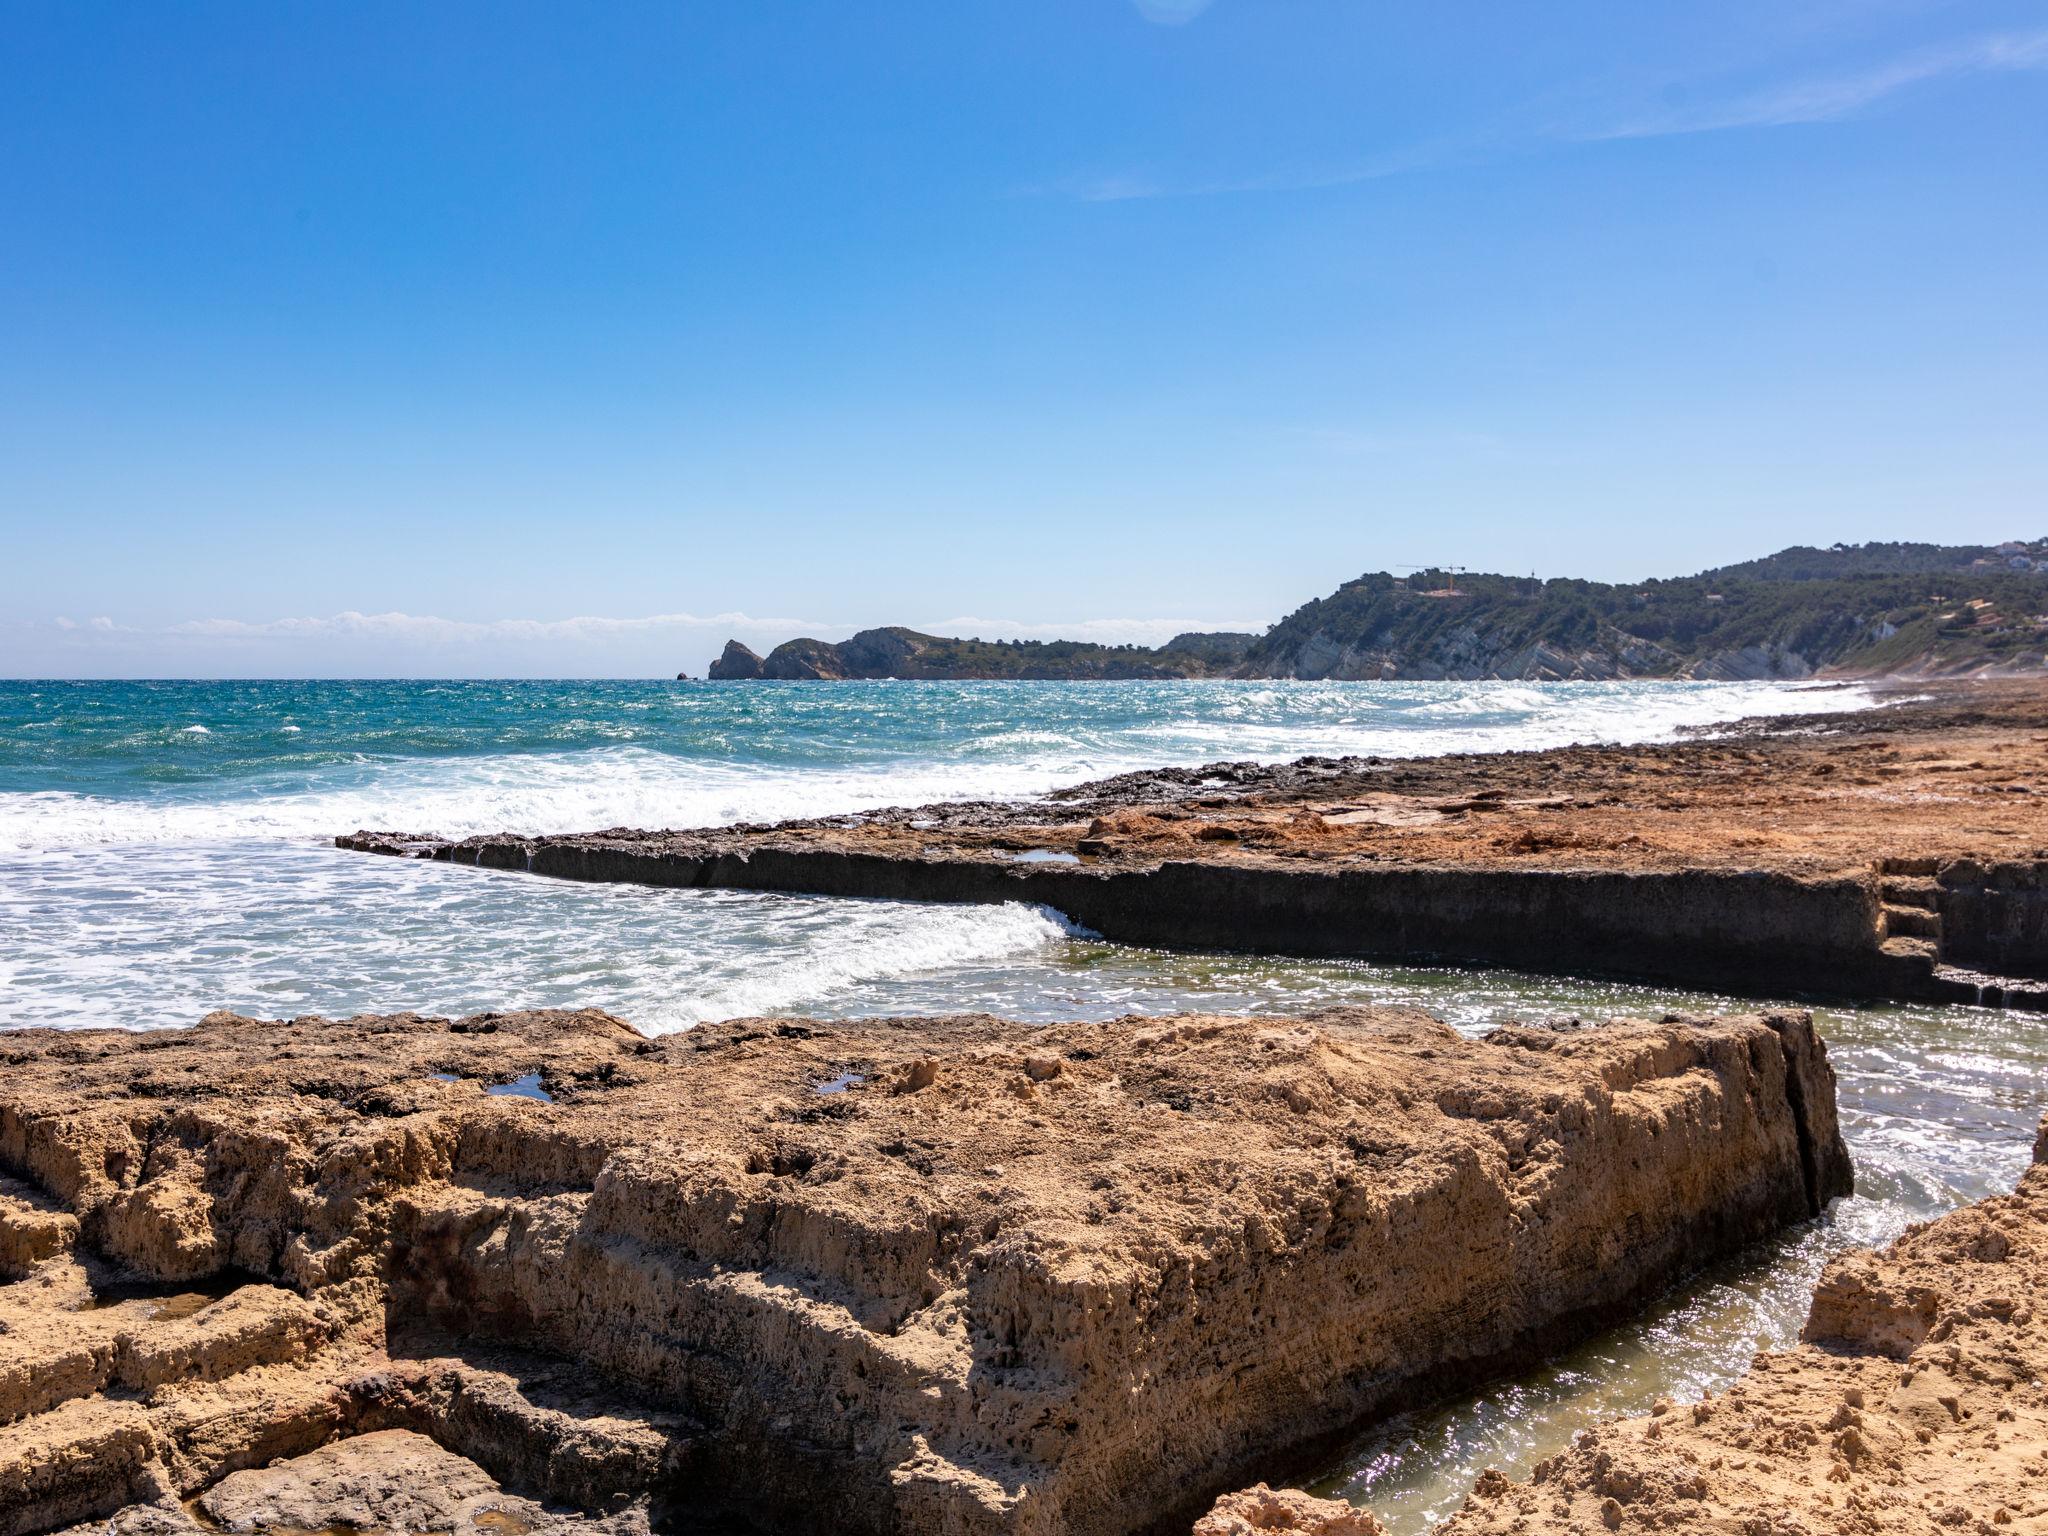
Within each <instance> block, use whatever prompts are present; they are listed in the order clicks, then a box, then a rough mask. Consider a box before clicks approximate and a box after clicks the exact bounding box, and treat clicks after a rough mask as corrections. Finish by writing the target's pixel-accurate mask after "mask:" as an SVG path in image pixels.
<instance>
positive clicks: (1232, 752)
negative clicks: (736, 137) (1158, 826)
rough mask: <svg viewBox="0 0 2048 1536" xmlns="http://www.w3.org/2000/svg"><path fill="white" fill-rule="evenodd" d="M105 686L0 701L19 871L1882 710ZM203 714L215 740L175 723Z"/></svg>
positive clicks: (4, 843) (1848, 699) (1424, 686)
mask: <svg viewBox="0 0 2048 1536" xmlns="http://www.w3.org/2000/svg"><path fill="white" fill-rule="evenodd" d="M84 686H85V685H77V684H65V685H56V684H5V683H0V850H4V849H16V850H25V851H26V850H43V849H55V848H66V847H76V846H79V845H84V844H120V843H139V842H183V843H220V842H226V841H233V840H242V839H248V838H305V839H316V838H328V837H332V836H333V835H334V834H335V833H337V832H343V831H350V830H353V829H354V828H356V827H359V826H378V827H391V828H400V829H404V830H410V831H421V832H436V833H441V834H443V835H447V836H454V837H460V836H466V835H468V834H470V833H473V832H484V831H514V832H542V831H572V830H592V829H596V828H599V827H607V826H622V825H623V826H649V827H676V826H716V825H724V824H730V823H732V822H737V821H763V820H778V819H783V818H787V817H793V816H806V815H817V814H825V813H832V812H841V811H854V810H863V809H869V808H873V807H876V806H882V805H900V804H905V803H917V802H921V801H937V800H959V799H975V798H998V797H1026V796H1033V795H1038V794H1042V793H1044V792H1046V791H1048V790H1051V789H1054V788H1056V787H1058V786H1060V785H1063V784H1069V783H1073V782H1076V781H1077V780H1081V779H1086V778H1093V777H1100V776H1104V775H1107V774H1112V773H1119V772H1124V771H1127V770H1130V769H1134V768H1144V767H1154V766H1159V765H1161V764H1169V763H1170V764H1183V765H1194V764H1198V763H1202V762H1205V761H1211V760H1215V759H1219V758H1228V759H1244V758H1253V759H1259V760H1265V761H1272V760H1282V759H1287V758H1292V757H1298V756H1302V755H1307V754H1320V755H1327V756H1339V755H1344V754H1347V753H1352V754H1368V755H1380V756H1393V757H1399V756H1415V755H1420V754H1427V753H1435V752H1463V751H1489V750H1508V749H1518V750H1528V749H1534V748H1541V747H1549V746H1559V745H1563V744H1566V743H1570V742H1618V741H1654V740H1665V739H1669V738H1670V737H1672V736H1673V735H1674V734H1676V733H1677V732H1679V731H1680V730H1682V729H1685V728H1688V727H1698V726H1704V725H1709V724H1712V723H1714V722H1716V721H1723V720H1728V719H1732V718H1738V717H1741V716H1744V715H1751V714H1757V713H1765V712H1772V711H1780V712H1782V711H1784V710H1786V709H1797V710H1802V711H1813V712H1819V711H1828V710H1846V709H1858V708H1864V707H1867V706H1868V705H1869V704H1870V702H1871V699H1870V696H1869V695H1868V694H1867V693H1865V692H1864V691H1862V690H1859V689H1853V688H1829V689H1817V690H1816V689H1800V690H1795V689H1788V688H1786V687H1784V686H1782V685H1772V684H1732V683H1706V684H1670V683H1583V684H1556V685H1551V686H1548V687H1543V688H1537V687H1532V686H1527V685H1518V684H1501V683H1278V684H1258V685H1247V684H1228V683H1161V684H1142V683H1132V684H1057V683H1048V684H957V683H932V684H921V683H920V684H903V683H896V684H833V685H831V686H830V687H827V688H820V687H817V686H815V685H801V684H793V685H765V686H764V685H750V686H747V687H733V686H730V685H727V686H715V685H702V684H699V685H675V686H670V685H656V684H633V685H629V684H609V685H570V684H562V685H549V686H550V687H552V689H553V691H549V688H548V687H543V686H542V685H524V686H520V687H514V686H512V685H499V684H436V685H420V684H379V685H369V684H350V685H342V684H327V685H319V684H271V685H257V684H240V685H226V684H219V685H199V684H188V685H175V686H174V685H137V684H109V685H95V686H104V687H105V688H108V689H128V690H130V693H129V695H127V696H125V697H121V698H119V699H117V700H116V702H115V703H114V704H112V705H107V704H105V703H104V701H102V700H100V699H99V696H98V695H93V694H81V693H80V692H79V691H78V690H80V689H81V688H83V687H84ZM192 689H215V690H229V691H225V692H212V693H205V694H203V695H202V696H201V697H200V698H199V699H198V700H196V701H195V700H192V699H189V698H187V697H186V693H187V692H189V691H190V690H192ZM265 690H270V691H269V692H266V691H265ZM287 690H290V691H287ZM194 702H197V703H199V704H202V705H204V706H205V707H206V709H207V713H208V715H209V717H210V718H211V719H212V721H213V723H212V724H210V725H205V726H201V725H190V724H187V725H178V724H176V723H175V719H176V717H177V716H178V715H179V714H182V713H184V712H185V711H186V710H187V709H189V708H190V707H191V705H192V704H193V703H194ZM288 713H289V714H298V715H304V716H305V717H306V719H305V720H304V722H303V723H302V722H301V721H299V720H286V719H283V718H281V717H282V716H283V715H285V714H288ZM167 714H168V715H170V716H171V718H170V719H166V718H165V716H166V715H167ZM186 718H188V719H189V715H187V716H186Z"/></svg>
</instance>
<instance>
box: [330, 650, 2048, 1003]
mask: <svg viewBox="0 0 2048 1536" xmlns="http://www.w3.org/2000/svg"><path fill="white" fill-rule="evenodd" d="M1889 697H1890V702H1888V703H1887V704H1886V706H1885V707H1883V708H1881V709H1875V710H1866V711H1861V712H1853V713H1846V714H1833V715H1814V716H1805V717H1798V716H1794V717H1787V718H1785V719H1779V720H1762V721H1752V722H1742V723H1738V724H1736V725H1733V726H1731V727H1730V728H1729V730H1728V731H1727V732H1726V733H1725V734H1722V735H1717V736H1715V737H1712V738H1710V739H1694V740H1686V741H1680V742H1675V743H1667V744H1653V745H1644V746H1631V747H1597V746H1596V747H1585V746H1573V747H1564V748H1559V749H1556V750H1552V751H1545V752H1526V753H1523V752H1496V753H1483V754H1481V753H1472V754H1455V755H1450V756H1443V757H1435V758H1423V759H1403V758H1377V757H1369V758H1368V757H1346V758H1323V757H1311V758H1303V759H1300V760H1299V761H1297V762H1293V763H1285V764H1273V765H1262V764H1258V763H1248V762H1240V763H1211V764H1209V765H1207V766H1206V767H1203V768H1188V769H1182V768H1168V769H1157V770H1150V771H1146V772H1139V773H1130V774H1123V775H1119V776H1117V777H1115V778H1112V779H1105V780H1100V781H1097V782H1094V783H1089V784H1080V785H1075V786H1073V787H1071V788H1069V789H1065V790H1061V791H1058V792H1056V793H1054V794H1052V795H1050V796H1046V797H1044V798H1041V799H1035V800H1031V801H1026V802H1016V803H972V804H950V805H931V806H922V807H914V808H898V809H892V810H883V811H873V812H867V813H864V814H861V815H856V816H836V817H825V818H816V819H812V820H807V821H794V822H786V823H780V824H777V825H772V826H739V827H726V828H707V829H694V830H691V829H684V830H660V829H644V830H635V829H631V828H612V829H609V830H605V831H600V832H587V831H581V830H577V829H563V831H562V833H561V834H560V835H554V836H546V837H533V836H527V835H523V834H522V835H515V834H501V835H486V836H477V837H470V838H464V839H461V840H459V841H455V842H448V841H443V840H440V839H436V838H433V837H430V836H419V835H410V834H400V833H385V832H358V833H354V834H348V835H344V836H341V837H339V838H337V840H336V841H337V842H338V843H339V844H340V845H341V846H343V847H346V848H352V849H358V850H362V851H367V852H376V853H398V854H406V855H410V856H414V857H427V858H435V859H441V860H446V861H448V862H453V863H458V864H475V865H479V866H481V867H484V868H487V869H503V870H521V871H531V872H533V873H536V874H541V875H548V876H553V877H558V878H565V879H575V880H594V881H623V882H640V883H645V884H652V885H663V886H689V887H716V888H730V889H749V890H777V891H803V892H812V893H816V894H822V895H836V896H861V897H888V898H901V899H914V900H928V901H975V902H994V901H1026V902H1032V903H1036V904H1040V905H1044V906H1049V907H1052V908H1054V909H1056V910H1058V911H1060V912H1063V913H1065V914H1067V915H1068V916H1069V917H1071V918H1072V919H1074V920H1075V921H1076V922H1078V923H1080V924H1081V925H1083V926H1085V927H1088V928H1091V929H1094V930H1095V931H1097V932H1099V933H1101V934H1103V935H1104V936H1105V937H1108V938H1111V939H1113V940H1116V941H1118V942H1124V943H1132V944H1144V945H1157V946H1165V947H1193V948H1221V949H1242V950H1250V951H1255V952H1260V953H1276V954H1300V955H1360V956H1374V957H1380V958H1388V959H1415V958H1423V957H1427V958H1429V959H1431V960H1442V959H1445V958H1450V959H1457V960H1462V961H1468V962H1473V963H1480V964H1487V965H1508V966H1517V967H1523V968H1532V969H1541V970H1561V971H1565V972H1569V973H1572V974H1613V975H1625V976H1630V977H1636V978H1640V979H1646V980H1652V981H1659V982H1670V983H1676V984H1679V985H1685V986H1698V987H1706V988H1711V989H1714V990H1718V991H1729V992H1738V993H1747V994H1750V995H1767V996H1771V995H1776V996H1782V995H1785V994H1786V993H1788V992H1791V993H1803V992H1812V991H1830V992H1835V993H1838V994H1840V995H1844V996H1855V997H1882V998H1895V999H1907V1000H1915V1001H1926V1002H1970V1003H1974V1002H1986V1001H1989V1002H1993V1003H2001V1002H2002V1003H2003V1004H2004V1005H2006V1006H2011V1007H2027V1008H2035V1009H2048V812H2044V809H2043V807H2044V804H2048V800H2044V796H2048V683H2043V682H2042V681H2040V680H2038V679H2035V680H2029V681H1984V682H1977V683H1971V684H1955V683H1948V684H1943V685H1938V686H1931V687H1930V688H1929V689H1928V690H1927V691H1926V692H1925V694H1924V695H1921V694H1916V695H1913V696H1905V697H1902V696H1898V695H1892V696H1889Z"/></svg>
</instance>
